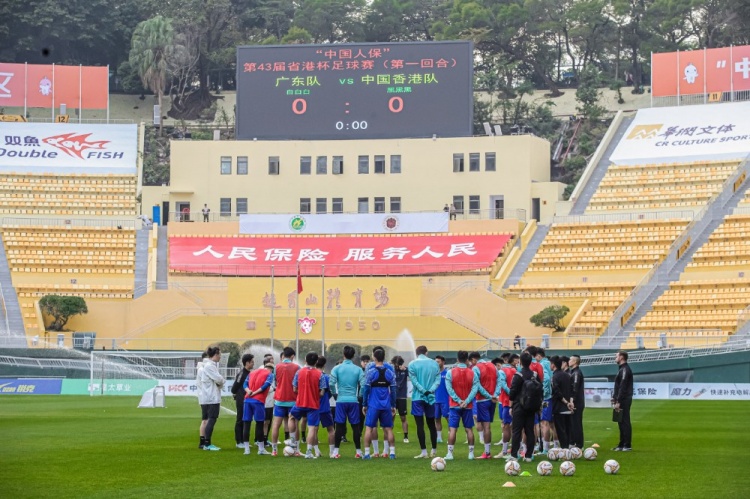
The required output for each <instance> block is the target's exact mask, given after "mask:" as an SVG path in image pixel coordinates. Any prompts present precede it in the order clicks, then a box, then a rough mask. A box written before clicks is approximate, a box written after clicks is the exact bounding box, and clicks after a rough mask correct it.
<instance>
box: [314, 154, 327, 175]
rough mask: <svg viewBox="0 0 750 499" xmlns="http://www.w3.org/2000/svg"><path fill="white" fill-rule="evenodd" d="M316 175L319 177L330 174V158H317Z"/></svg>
mask: <svg viewBox="0 0 750 499" xmlns="http://www.w3.org/2000/svg"><path fill="white" fill-rule="evenodd" d="M315 173H316V174H318V175H325V174H326V173H328V156H318V157H317V158H315Z"/></svg>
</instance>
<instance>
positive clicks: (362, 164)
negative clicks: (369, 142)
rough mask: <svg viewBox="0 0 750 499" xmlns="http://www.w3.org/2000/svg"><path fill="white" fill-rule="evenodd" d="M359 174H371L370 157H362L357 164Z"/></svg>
mask: <svg viewBox="0 0 750 499" xmlns="http://www.w3.org/2000/svg"><path fill="white" fill-rule="evenodd" d="M357 173H359V174H360V175H367V174H368V173H370V156H360V157H359V161H358V162H357Z"/></svg>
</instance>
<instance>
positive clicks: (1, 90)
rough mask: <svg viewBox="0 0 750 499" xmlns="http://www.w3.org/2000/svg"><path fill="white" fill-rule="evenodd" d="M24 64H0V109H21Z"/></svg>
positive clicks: (23, 89)
mask: <svg viewBox="0 0 750 499" xmlns="http://www.w3.org/2000/svg"><path fill="white" fill-rule="evenodd" d="M25 71H26V69H25V68H24V64H8V63H4V62H0V107H23V99H24V91H25V88H24V84H25V81H26V77H25V74H26V73H25Z"/></svg>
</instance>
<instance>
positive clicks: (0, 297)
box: [0, 243, 10, 336]
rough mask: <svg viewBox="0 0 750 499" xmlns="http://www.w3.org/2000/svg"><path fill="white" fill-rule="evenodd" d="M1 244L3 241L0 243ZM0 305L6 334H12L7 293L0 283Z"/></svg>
mask: <svg viewBox="0 0 750 499" xmlns="http://www.w3.org/2000/svg"><path fill="white" fill-rule="evenodd" d="M0 244H1V243H0ZM0 305H2V308H3V319H4V320H3V323H4V325H5V331H3V333H4V335H5V336H10V323H9V322H8V308H7V307H6V306H5V293H3V285H2V284H0Z"/></svg>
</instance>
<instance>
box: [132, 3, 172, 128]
mask: <svg viewBox="0 0 750 499" xmlns="http://www.w3.org/2000/svg"><path fill="white" fill-rule="evenodd" d="M173 42H174V29H173V28H172V22H171V21H170V20H169V19H166V18H164V17H162V16H160V15H158V16H156V17H153V18H151V19H148V20H147V21H143V22H141V23H139V24H138V26H136V28H135V31H134V32H133V39H132V41H131V49H130V58H129V61H130V65H131V66H132V67H133V68H134V69H135V70H136V71H138V75H139V76H140V77H141V82H142V83H143V86H144V87H146V88H148V89H150V90H151V91H152V92H154V94H155V95H156V96H157V98H158V100H159V109H160V110H161V113H160V115H159V129H160V133H161V130H162V129H163V128H164V127H163V116H164V112H165V109H164V107H163V106H162V96H163V94H164V87H165V86H166V84H167V74H168V73H167V60H168V59H169V57H170V56H171V51H172V49H173Z"/></svg>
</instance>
